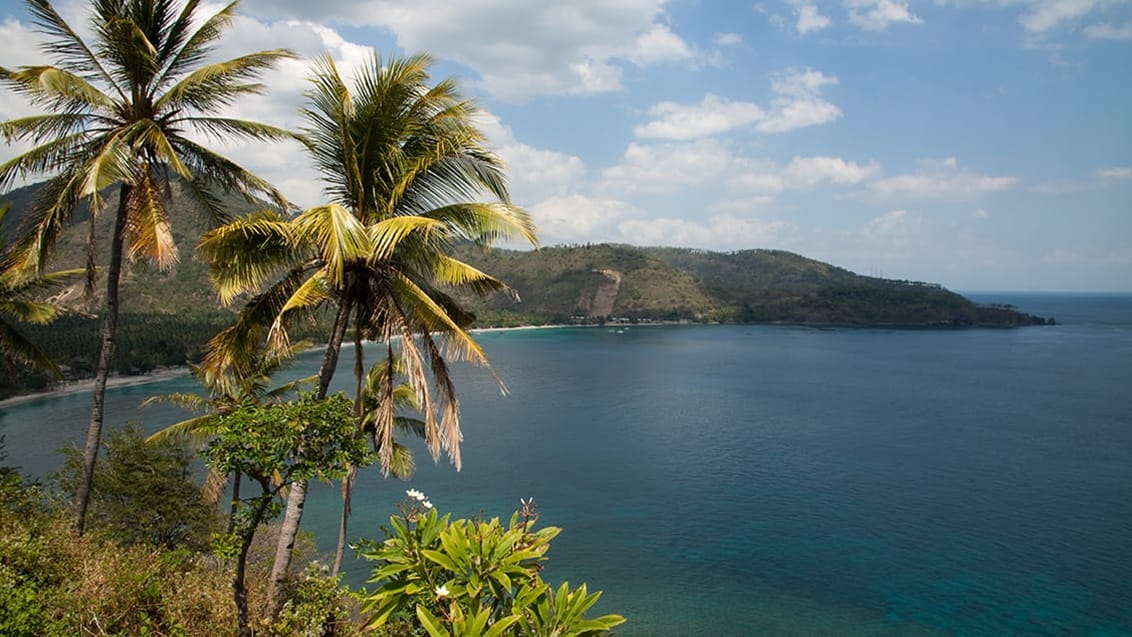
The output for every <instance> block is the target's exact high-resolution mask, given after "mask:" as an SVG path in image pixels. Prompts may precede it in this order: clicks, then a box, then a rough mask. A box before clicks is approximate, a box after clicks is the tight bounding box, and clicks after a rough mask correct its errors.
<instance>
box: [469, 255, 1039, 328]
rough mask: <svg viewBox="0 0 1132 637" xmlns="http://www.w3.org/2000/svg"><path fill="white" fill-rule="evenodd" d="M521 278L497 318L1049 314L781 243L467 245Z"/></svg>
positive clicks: (911, 322)
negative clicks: (981, 301)
mask: <svg viewBox="0 0 1132 637" xmlns="http://www.w3.org/2000/svg"><path fill="white" fill-rule="evenodd" d="M461 256H462V257H463V258H465V259H466V260H467V261H469V262H470V263H472V264H473V265H475V266H477V267H479V268H480V269H482V270H484V271H485V272H489V273H491V274H493V275H495V276H497V277H498V278H500V279H501V280H503V281H505V282H507V283H508V284H510V285H511V287H512V288H513V289H514V291H515V292H516V293H517V299H516V297H515V295H507V294H498V295H496V296H495V297H493V298H492V299H490V300H489V301H488V302H487V303H483V304H480V306H479V307H478V310H479V312H480V314H481V315H482V316H483V317H484V318H486V319H488V320H490V321H492V322H495V323H501V324H517V323H524V322H528V323H529V322H571V321H574V322H576V321H582V320H587V321H593V320H598V319H606V320H609V319H622V320H634V321H635V320H641V319H651V320H706V321H722V322H751V323H789V324H800V325H823V326H826V325H855V326H898V327H965V326H977V325H981V326H1014V325H1037V324H1043V323H1045V322H1046V320H1045V319H1042V318H1039V317H1035V316H1031V315H1028V314H1024V313H1022V312H1018V311H1016V310H1015V309H1013V308H1009V307H1003V306H991V307H986V306H977V305H976V304H974V303H972V302H971V301H970V300H968V299H966V298H965V297H963V296H961V295H959V294H956V293H954V292H950V291H948V290H945V289H943V288H942V287H940V286H939V285H935V284H930V283H921V282H914V281H895V280H890V279H880V278H875V277H865V276H860V275H857V274H854V273H852V272H850V271H848V270H845V269H843V268H839V267H836V266H832V265H829V264H827V263H822V262H820V261H815V260H813V259H807V258H806V257H803V256H800V255H797V254H793V253H790V252H783V251H779V250H742V251H738V252H728V253H719V252H708V251H704V250H691V249H687V248H640V247H634V246H627V245H610V244H600V245H585V246H570V247H553V248H542V249H540V250H537V251H531V252H516V251H509V250H490V251H486V252H485V251H480V250H474V249H470V248H469V249H465V250H464V251H463V252H462V253H461Z"/></svg>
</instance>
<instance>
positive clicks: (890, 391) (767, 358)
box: [0, 294, 1132, 636]
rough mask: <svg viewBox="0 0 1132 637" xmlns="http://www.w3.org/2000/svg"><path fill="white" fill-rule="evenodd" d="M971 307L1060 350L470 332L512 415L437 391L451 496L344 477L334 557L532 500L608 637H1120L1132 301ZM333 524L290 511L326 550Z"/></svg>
mask: <svg viewBox="0 0 1132 637" xmlns="http://www.w3.org/2000/svg"><path fill="white" fill-rule="evenodd" d="M973 296H979V295H973ZM985 300H991V301H998V302H1010V303H1014V304H1015V305H1017V306H1019V307H1020V308H1021V309H1023V310H1025V311H1028V312H1032V313H1035V314H1040V315H1043V316H1049V315H1052V316H1055V317H1056V318H1057V319H1058V320H1059V321H1060V322H1061V323H1062V324H1061V325H1059V326H1057V327H1037V328H1023V329H1016V330H960V331H915V330H909V331H899V330H871V329H856V330H854V329H831V330H818V329H800V328H788V327H761V326H760V327H755V326H687V327H640V328H638V327H632V328H630V329H629V330H627V331H625V332H624V333H616V332H615V331H611V330H609V329H555V330H537V331H517V332H493V333H485V334H482V335H481V336H480V339H481V342H482V343H483V344H484V347H485V349H486V350H487V352H488V355H489V356H490V357H491V359H492V361H493V363H494V366H495V369H496V371H497V372H498V373H499V374H500V376H502V377H503V379H504V380H505V381H506V382H507V384H508V386H509V388H510V390H511V394H510V395H509V396H508V397H506V398H503V397H501V396H500V395H499V392H498V391H497V390H496V389H495V388H494V386H493V382H492V380H491V377H490V375H489V374H486V373H485V372H483V371H482V370H477V369H474V368H461V369H460V370H459V373H458V387H459V389H460V392H461V406H462V413H463V422H464V433H465V443H464V458H465V467H464V470H463V471H462V472H460V473H459V474H457V473H456V472H455V471H454V470H452V468H451V467H450V466H448V465H447V464H446V463H445V462H444V461H443V460H442V461H441V463H440V464H438V465H433V464H432V463H429V462H427V461H425V456H424V454H423V451H422V452H420V453H419V455H418V462H419V471H418V475H417V476H416V478H415V479H414V480H413V481H412V482H411V483H410V484H403V483H398V482H395V481H392V480H390V481H383V480H381V478H380V475H379V474H378V473H376V472H371V473H370V474H368V475H363V476H362V478H361V480H360V486H359V491H358V496H357V499H356V502H355V509H354V510H355V516H354V518H353V523H352V535H355V536H356V535H368V536H377V535H379V531H378V530H377V529H378V526H379V525H381V524H383V523H385V521H386V519H387V517H388V515H389V514H390V513H391V512H392V511H393V508H394V506H395V504H396V502H398V501H399V500H400V499H401V496H402V495H403V491H404V489H405V488H408V487H409V486H412V487H414V488H419V489H421V490H423V491H424V492H425V493H427V494H428V495H429V496H430V497H431V499H432V501H433V502H434V503H436V504H437V505H438V506H439V507H441V508H442V509H443V510H448V511H454V512H455V513H456V514H457V515H472V514H476V513H478V512H480V511H483V512H485V513H487V514H488V515H500V516H506V515H508V514H509V513H510V511H512V510H513V509H514V507H515V506H516V505H517V504H518V500H519V498H520V497H530V496H534V497H535V498H536V499H537V501H538V502H539V504H540V508H541V510H542V512H543V522H544V523H546V524H553V525H556V526H561V527H563V529H564V531H563V533H562V534H561V535H560V536H559V538H558V539H557V540H556V541H555V543H554V545H553V547H552V550H551V554H550V557H551V560H550V562H549V568H548V575H549V577H550V578H552V579H569V580H570V581H571V582H572V583H577V582H579V581H583V580H584V581H587V582H588V583H589V584H590V587H591V588H596V589H601V590H604V591H605V596H604V597H603V599H602V602H601V604H600V607H599V610H602V611H604V612H620V613H622V614H624V615H626V616H627V617H628V618H629V623H628V624H626V625H625V627H624V629H623V630H621V631H619V634H624V635H749V634H769V635H934V634H941V635H1094V636H1102V635H1104V636H1113V635H1132V578H1130V577H1129V573H1132V297H1129V296H1086V295H1042V296H1024V295H1004V294H995V295H989V296H988V297H987V298H986V299H985ZM302 364H303V365H305V366H306V367H307V369H304V370H301V371H303V372H306V371H307V370H309V369H310V368H313V367H315V366H316V358H315V357H308V358H306V359H304V360H303V362H302ZM350 364H351V363H350V362H349V360H348V359H347V358H346V357H344V367H343V373H344V374H345V375H344V376H341V377H340V378H339V379H338V384H339V386H340V387H341V388H343V389H345V388H346V386H347V385H348V380H347V378H346V375H348V371H347V369H348V367H349V365H350ZM296 373H299V372H298V371H296ZM189 387H191V383H190V382H189V381H188V380H187V379H175V380H171V381H165V382H162V383H154V384H150V385H145V386H140V387H129V388H122V389H118V390H115V391H113V392H112V393H111V394H110V407H109V409H110V412H109V413H110V414H111V415H112V416H114V417H115V418H118V419H120V420H123V421H124V420H126V419H130V420H136V421H138V422H142V423H144V424H145V425H146V426H147V427H149V428H155V427H156V426H158V425H159V424H163V423H165V422H169V421H171V420H173V419H175V418H177V417H178V415H177V413H176V412H175V411H173V410H170V409H168V408H147V409H145V410H141V411H137V410H136V409H135V407H136V405H137V404H138V402H140V400H142V399H143V398H144V397H146V396H148V395H151V394H153V393H159V392H165V391H181V390H184V389H187V388H189ZM88 401H89V397H88V396H86V395H79V396H64V397H58V398H52V399H45V400H41V401H36V402H30V403H25V404H20V405H13V406H10V407H7V408H4V409H3V411H0V434H6V435H7V440H8V450H9V452H10V457H9V462H10V463H11V464H21V465H23V466H24V467H25V468H27V469H34V470H36V471H38V472H45V471H47V470H48V468H50V467H52V466H54V465H56V464H57V463H58V459H57V456H56V455H55V454H54V452H53V450H54V449H56V448H58V447H60V446H63V445H65V444H70V443H72V442H73V441H77V440H79V439H80V438H81V436H82V432H83V429H84V427H85V422H86V416H87V414H86V411H87V409H88V408H89V404H88ZM336 507H337V503H336V490H335V489H333V488H332V487H321V488H319V489H316V490H315V491H314V494H313V496H312V499H311V501H310V503H309V504H308V507H307V516H306V518H305V525H306V528H308V529H311V530H313V531H314V532H315V533H316V534H317V535H318V536H319V537H320V541H321V543H322V545H323V546H325V547H328V548H329V547H330V546H331V545H332V542H333V537H334V528H335V524H336V516H337V508H336ZM364 577H365V565H364V564H362V565H359V564H354V565H352V566H351V568H350V571H349V573H348V579H349V580H350V581H351V582H352V583H355V584H359V583H361V582H362V581H364Z"/></svg>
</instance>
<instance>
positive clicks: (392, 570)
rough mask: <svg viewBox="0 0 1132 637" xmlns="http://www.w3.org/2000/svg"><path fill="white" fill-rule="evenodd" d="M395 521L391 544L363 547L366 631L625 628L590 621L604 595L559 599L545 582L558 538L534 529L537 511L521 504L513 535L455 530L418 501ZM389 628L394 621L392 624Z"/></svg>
mask: <svg viewBox="0 0 1132 637" xmlns="http://www.w3.org/2000/svg"><path fill="white" fill-rule="evenodd" d="M407 493H408V495H409V499H408V500H406V502H405V504H403V505H402V507H401V515H400V516H393V517H391V518H390V525H391V527H392V530H391V531H387V538H386V540H385V541H384V542H381V543H378V542H374V541H365V542H363V544H362V548H361V550H360V554H361V556H362V557H363V558H365V559H367V560H370V561H375V562H377V566H376V567H375V568H374V571H373V574H372V577H371V578H370V580H369V581H370V582H371V583H376V584H377V585H378V588H377V589H376V590H375V591H373V592H372V593H365V594H363V595H362V610H363V611H364V612H366V613H369V614H370V618H369V620H368V627H369V628H370V629H377V630H382V629H384V628H385V627H387V626H391V627H392V628H393V630H390V631H388V632H387V633H386V634H390V635H393V634H403V632H398V631H404V629H405V626H406V624H407V623H409V622H407V621H406V617H405V614H406V611H407V610H408V609H412V612H413V614H414V615H415V619H416V620H417V625H418V626H420V627H422V628H423V629H424V630H425V631H426V632H427V634H428V635H430V636H431V637H496V636H502V635H515V636H524V637H526V636H530V637H534V636H540V637H541V636H544V635H545V636H550V635H562V636H565V635H578V636H586V635H601V634H604V633H606V632H607V631H609V630H610V629H611V628H613V627H614V626H617V625H619V624H621V623H623V622H624V621H625V620H624V618H622V617H621V616H619V615H605V616H602V617H598V618H594V619H587V618H586V617H585V613H586V612H587V611H588V610H589V609H590V608H591V607H592V606H593V605H594V604H595V603H596V602H597V600H598V598H599V597H600V596H601V593H592V594H591V593H589V592H588V591H587V589H586V586H585V585H584V584H583V585H582V586H580V587H579V588H577V589H574V590H571V589H570V587H569V584H567V583H564V584H562V585H561V586H559V588H558V589H557V590H553V589H552V588H551V587H550V586H549V585H548V584H546V583H545V582H544V581H543V580H542V577H541V575H540V572H541V570H542V564H543V562H545V561H546V552H547V550H548V549H549V547H550V541H551V540H552V539H554V537H555V536H557V535H558V533H559V531H560V529H558V528H556V527H545V528H542V529H539V530H535V529H534V525H535V522H536V521H537V518H538V515H537V513H535V510H534V503H533V502H531V501H524V502H523V507H522V509H521V510H519V511H516V512H515V514H514V515H512V516H511V521H510V523H509V524H508V525H507V526H504V525H503V524H501V523H500V521H499V518H492V519H491V520H487V521H485V520H482V519H480V520H467V519H459V520H455V521H452V520H450V517H451V516H450V515H444V516H440V515H439V514H438V513H437V511H436V509H435V508H434V507H433V506H432V505H431V503H429V501H428V500H425V499H424V496H423V495H422V494H420V493H419V492H416V491H412V490H410V491H409V492H407ZM391 620H392V621H391Z"/></svg>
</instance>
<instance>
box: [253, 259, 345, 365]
mask: <svg viewBox="0 0 1132 637" xmlns="http://www.w3.org/2000/svg"><path fill="white" fill-rule="evenodd" d="M333 299H334V291H333V289H332V287H331V284H330V281H328V280H327V278H326V277H325V276H323V272H322V270H319V271H318V272H315V273H314V274H312V275H311V276H310V277H309V278H307V280H305V281H303V282H302V284H301V285H299V286H298V288H296V289H295V291H294V292H292V293H291V296H290V297H289V298H288V299H287V301H286V302H285V303H284V304H283V306H282V307H281V308H280V309H279V312H278V313H277V314H276V316H275V320H274V321H273V322H272V324H271V330H270V331H269V332H268V337H267V340H268V342H269V343H270V344H271V346H272V349H274V350H280V349H282V348H285V347H287V346H288V344H289V340H288V336H287V325H288V323H289V322H290V321H291V320H292V319H291V315H292V314H294V313H299V314H302V315H308V316H309V315H310V314H311V313H312V312H313V311H314V310H316V309H317V308H319V307H321V306H323V305H324V304H325V303H327V302H329V301H332V300H333Z"/></svg>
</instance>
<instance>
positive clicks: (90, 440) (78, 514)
mask: <svg viewBox="0 0 1132 637" xmlns="http://www.w3.org/2000/svg"><path fill="white" fill-rule="evenodd" d="M129 197H130V187H129V186H128V185H126V184H122V187H121V189H119V191H118V213H117V216H116V217H115V219H114V234H113V236H112V237H111V239H110V268H109V271H108V272H107V274H106V314H105V316H103V317H102V345H101V347H100V349H99V353H98V368H97V369H96V370H95V374H94V396H93V398H92V400H91V406H90V423H89V424H88V425H87V429H86V446H85V447H84V448H83V469H82V474H81V475H80V476H79V487H78V490H77V491H76V492H75V531H77V532H78V534H79V535H82V534H83V530H84V529H85V528H86V510H87V505H88V504H89V503H90V491H91V488H92V486H93V485H94V465H95V462H96V461H97V460H98V447H99V446H100V445H101V443H102V421H103V415H104V414H103V407H104V404H105V401H106V380H107V379H108V378H109V377H110V363H111V360H112V359H113V357H114V342H115V340H116V338H117V335H118V302H119V298H118V283H119V280H120V279H121V276H122V241H123V239H124V234H125V230H126V202H127V200H128V199H129ZM91 214H94V213H93V211H92V212H91Z"/></svg>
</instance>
